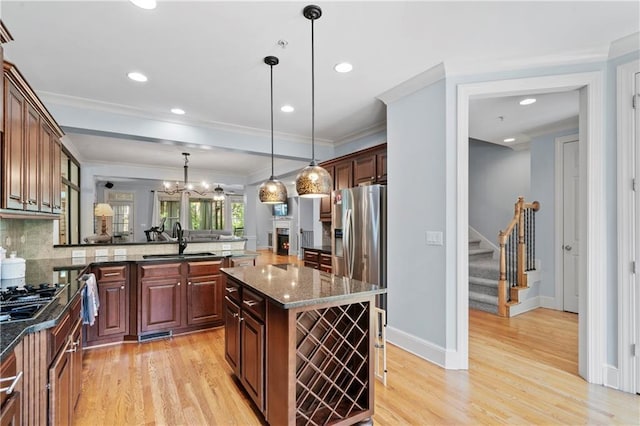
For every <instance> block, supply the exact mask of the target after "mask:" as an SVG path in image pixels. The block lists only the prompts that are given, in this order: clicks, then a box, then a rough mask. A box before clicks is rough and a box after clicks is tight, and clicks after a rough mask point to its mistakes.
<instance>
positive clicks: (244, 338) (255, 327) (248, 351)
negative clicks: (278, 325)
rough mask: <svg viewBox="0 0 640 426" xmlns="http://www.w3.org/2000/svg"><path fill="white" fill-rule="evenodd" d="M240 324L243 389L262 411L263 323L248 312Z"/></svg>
mask: <svg viewBox="0 0 640 426" xmlns="http://www.w3.org/2000/svg"><path fill="white" fill-rule="evenodd" d="M240 324H242V325H241V326H240V354H241V362H240V370H241V374H240V376H241V380H242V384H243V385H244V388H245V390H246V391H247V393H248V394H249V396H250V397H251V399H253V402H254V403H255V404H256V406H257V407H258V409H259V410H260V411H264V324H263V323H262V322H260V321H258V320H256V319H255V318H253V317H252V316H251V315H249V314H248V313H244V314H243V316H242V317H241V321H240Z"/></svg>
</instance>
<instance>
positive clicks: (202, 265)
mask: <svg viewBox="0 0 640 426" xmlns="http://www.w3.org/2000/svg"><path fill="white" fill-rule="evenodd" d="M222 262H223V260H222V259H220V260H208V261H206V262H188V263H187V268H188V272H187V274H188V275H189V276H193V275H218V274H219V273H220V267H221V266H222Z"/></svg>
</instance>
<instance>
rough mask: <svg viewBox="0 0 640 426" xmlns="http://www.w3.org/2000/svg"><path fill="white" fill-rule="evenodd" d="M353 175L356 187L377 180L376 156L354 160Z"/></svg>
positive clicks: (370, 155)
mask: <svg viewBox="0 0 640 426" xmlns="http://www.w3.org/2000/svg"><path fill="white" fill-rule="evenodd" d="M353 163H354V166H353V174H354V181H355V184H356V185H359V184H361V183H366V182H374V181H375V180H376V155H375V154H369V155H366V156H363V157H358V158H356V159H355V160H354V162H353Z"/></svg>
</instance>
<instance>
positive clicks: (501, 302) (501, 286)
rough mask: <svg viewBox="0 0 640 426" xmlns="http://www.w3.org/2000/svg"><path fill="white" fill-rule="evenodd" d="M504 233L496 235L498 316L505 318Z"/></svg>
mask: <svg viewBox="0 0 640 426" xmlns="http://www.w3.org/2000/svg"><path fill="white" fill-rule="evenodd" d="M505 239H506V237H505V233H504V232H503V231H500V232H499V233H498V244H499V246H500V277H499V279H498V315H500V316H501V317H507V316H509V315H508V311H507V258H506V250H505Z"/></svg>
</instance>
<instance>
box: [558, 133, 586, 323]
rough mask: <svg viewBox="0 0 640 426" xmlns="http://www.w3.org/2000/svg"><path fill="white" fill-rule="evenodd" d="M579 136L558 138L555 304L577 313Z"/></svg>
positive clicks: (559, 307)
mask: <svg viewBox="0 0 640 426" xmlns="http://www.w3.org/2000/svg"><path fill="white" fill-rule="evenodd" d="M579 146H580V145H579V142H578V135H570V136H565V137H560V138H556V194H557V199H558V204H557V206H556V212H555V216H556V230H557V231H556V239H555V241H556V244H555V245H556V262H555V264H556V274H555V281H556V286H555V287H556V291H555V294H556V298H557V300H556V307H557V309H559V310H563V311H567V312H573V313H576V314H577V313H578V312H579V300H580V299H579V295H580V288H579V285H578V276H579V272H580V271H579V266H580V228H579V225H580V221H579V217H578V206H579V205H580V201H579V194H580V157H579V150H580V148H579Z"/></svg>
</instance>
